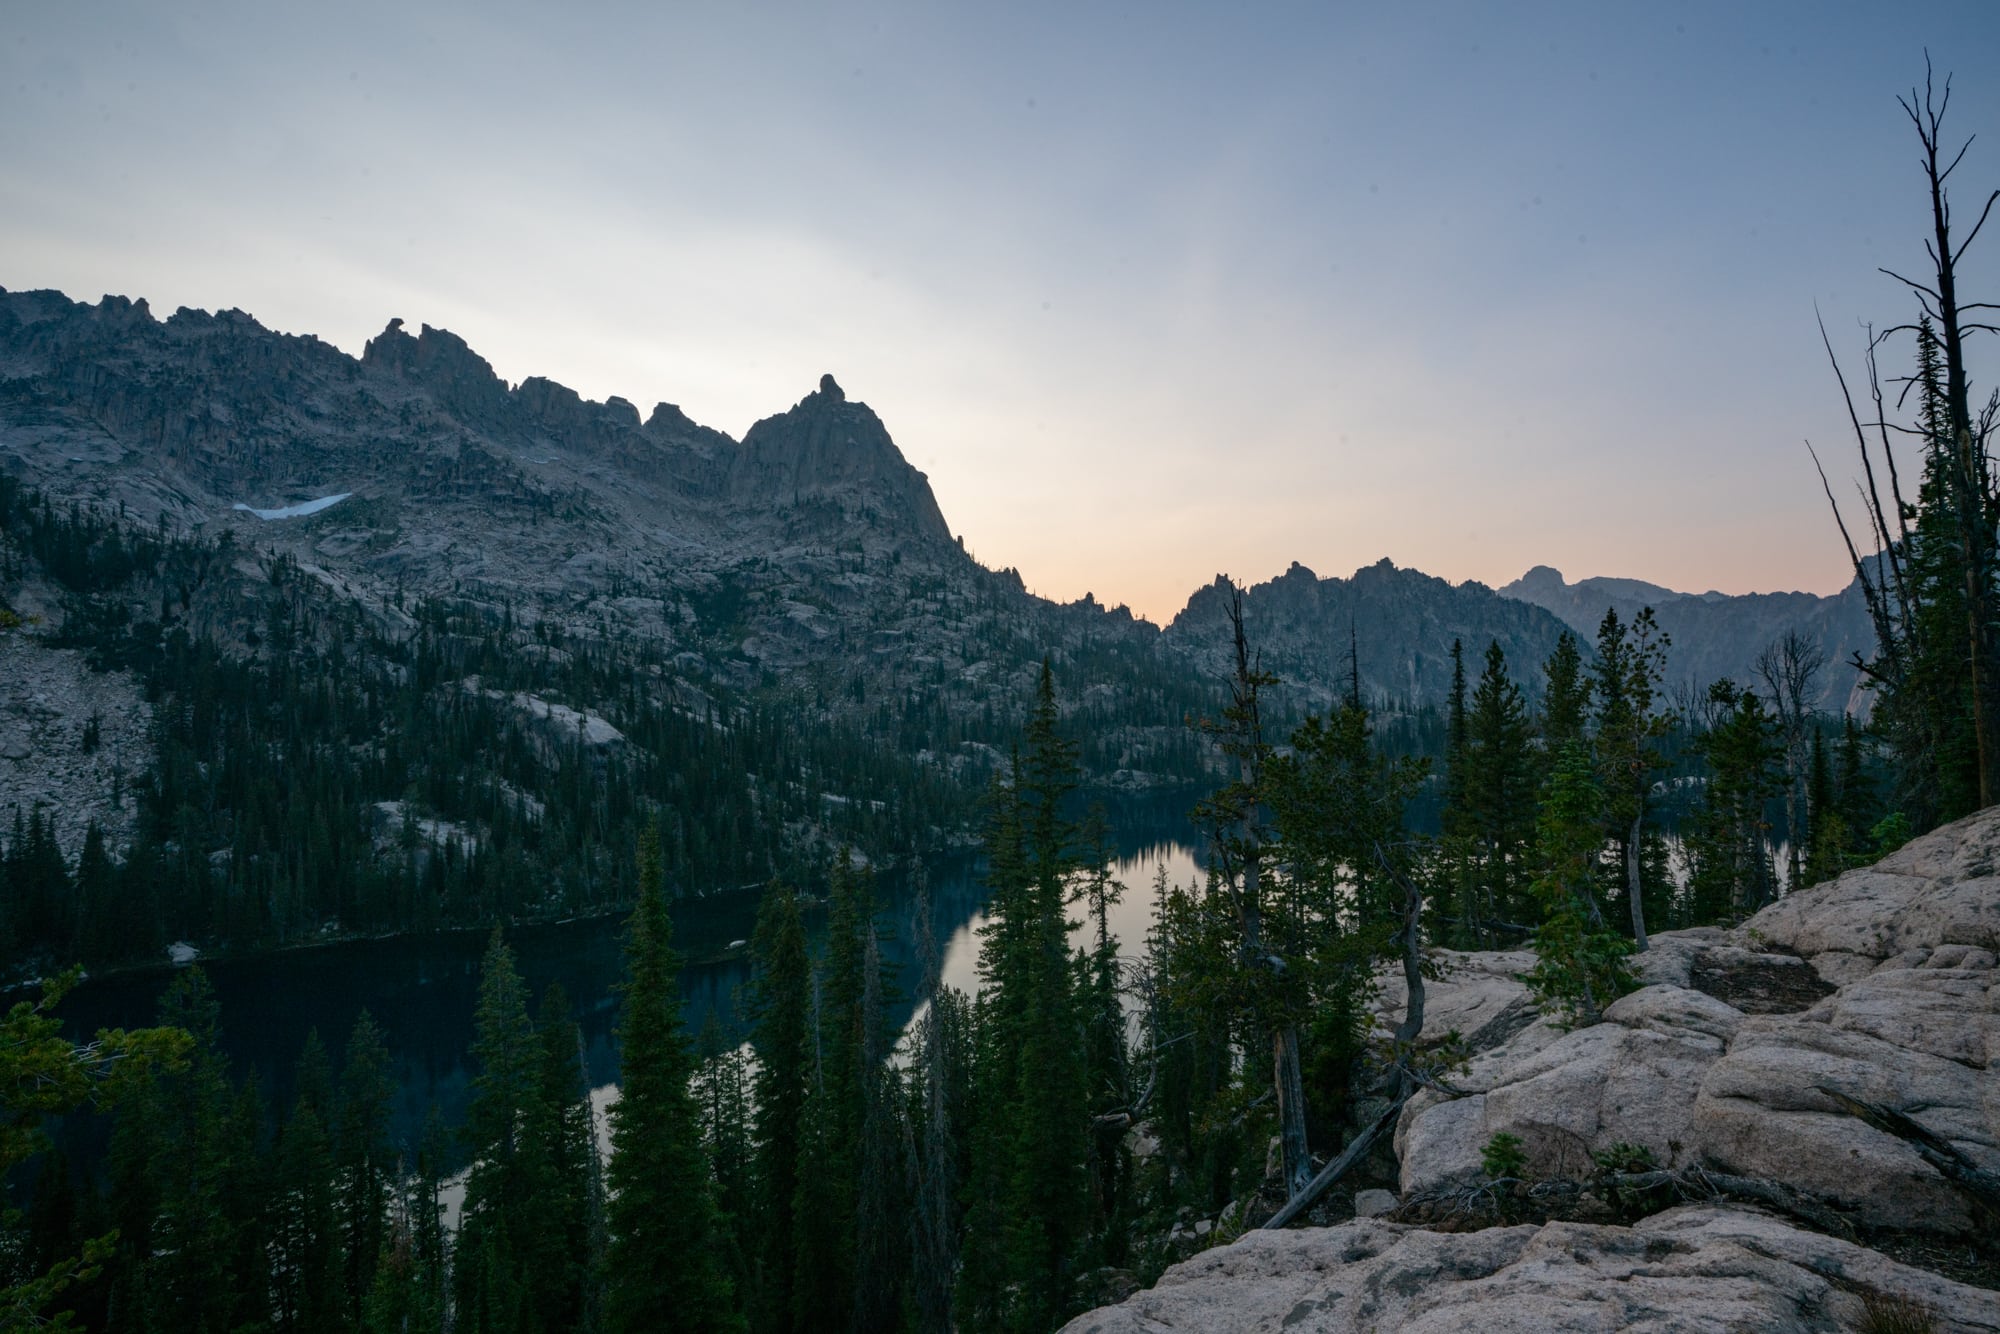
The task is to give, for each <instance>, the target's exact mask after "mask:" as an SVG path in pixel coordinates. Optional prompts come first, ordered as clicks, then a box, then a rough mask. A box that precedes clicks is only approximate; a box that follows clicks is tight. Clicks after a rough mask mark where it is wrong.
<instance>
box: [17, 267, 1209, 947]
mask: <svg viewBox="0 0 2000 1334" xmlns="http://www.w3.org/2000/svg"><path fill="white" fill-rule="evenodd" d="M0 447H4V451H5V452H4V454H0V458H4V460H5V468H6V471H5V472H4V473H0V487H4V490H0V520H3V521H4V547H0V549H4V561H5V565H4V571H0V573H4V585H0V598H4V599H5V605H6V607H7V608H8V614H7V623H8V629H7V630H5V631H4V632H0V633H4V635H5V638H6V642H5V644H4V647H3V648H0V651H4V652H5V653H6V654H7V655H9V659H10V661H12V662H15V663H17V664H19V663H28V664H31V667H32V670H33V671H35V672H39V673H41V674H43V675H44V676H51V677H56V678H61V677H63V676H64V675H65V673H67V674H68V675H70V676H77V675H80V674H82V673H84V672H86V671H88V672H89V673H91V674H93V675H98V676H105V677H107V679H112V680H123V681H127V682H129V683H130V685H131V687H132V688H131V690H130V691H129V694H130V697H131V707H130V708H129V709H128V710H125V711H123V712H129V713H132V714H134V715H137V714H143V713H147V712H149V713H150V715H151V727H150V742H149V744H147V745H145V746H143V747H142V752H143V753H140V754H138V755H130V756H123V757H121V761H120V768H121V772H120V773H119V775H118V777H117V778H116V779H115V781H113V782H112V783H111V784H109V786H108V789H107V786H106V785H105V784H102V783H100V784H99V785H98V787H97V788H96V789H95V790H91V791H87V792H79V791H77V790H76V789H77V784H76V783H75V782H74V781H70V780H74V779H75V777H76V772H75V771H76V769H77V767H78V765H77V756H78V752H79V751H80V750H81V749H83V746H82V742H83V740H85V738H83V737H82V736H80V735H73V734H72V733H74V731H75V729H74V726H73V724H74V723H75V722H76V721H77V720H75V719H62V718H56V717H50V718H48V719H45V720H42V721H39V722H37V721H34V720H28V722H27V724H26V725H25V726H24V727H23V728H21V729H19V730H20V732H21V734H20V736H19V737H14V736H13V735H12V733H10V739H9V741H8V745H9V747H10V754H9V756H8V759H7V760H6V761H5V762H4V763H5V767H6V770H7V772H6V773H5V774H4V775H0V776H4V777H5V778H6V779H7V784H6V788H5V797H6V801H5V803H4V804H5V805H8V806H12V807H13V809H14V811H15V812H18V813H19V820H18V822H17V824H18V827H17V828H16V829H15V831H14V832H13V836H12V838H11V840H10V842H9V847H10V849H11V851H12V855H13V862H14V864H16V870H17V874H16V875H15V876H14V877H13V881H14V882H15V883H16V885H17V888H16V889H15V890H14V892H13V894H12V895H11V899H12V900H13V902H12V903H11V904H10V907H9V910H8V918H9V929H10V930H11V931H12V932H13V933H14V938H13V945H14V948H13V949H12V950H10V951H9V954H10V957H16V958H23V959H26V958H29V957H42V958H46V957H49V956H54V957H70V956H74V955H80V956H81V957H85V958H87V959H91V960H92V961H108V960H110V959H113V958H120V957H140V956H153V957H157V950H158V949H159V948H160V947H161V946H162V945H163V944H164V943H165V942H167V941H170V940H176V939H188V940H193V941H200V942H207V943H210V944H222V945H228V946H231V947H237V948H242V947H250V946H259V945H267V944H285V943H293V942H297V941H300V940H302V939H306V938H309V937H312V936H314V935H316V934H318V933H321V932H324V931H327V930H330V929H339V930H342V931H382V930H402V929H410V928H419V929H421V928H426V927H431V926H436V925H466V924H475V923H484V922H488V921H494V920H523V919H532V918H543V917H555V916H564V915H570V914H574V913H580V912H592V911H600V910H605V909H609V908H611V907H614V906H617V905H621V904H624V903H627V902H629V901H630V896H631V892H632V885H633V866H632V853H631V849H632V848H633V847H634V846H635V843H636V839H637V835H638V832H639V830H640V828H641V827H642V826H643V825H644V824H646V823H647V822H649V821H650V820H652V819H653V818H654V817H655V816H656V815H657V816H658V818H659V819H660V821H661V826H662V834H663V855H664V858H665V862H666V867H667V871H668V876H669V881H670V884H671V885H672V886H673V887H674V889H675V891H676V892H680V893H690V892H693V893H702V892H707V891H710V890H713V889H716V888H728V887H736V886H742V885H746V884H757V883H761V882H762V881H764V880H765V879H768V878H769V877H770V876H772V875H774V874H785V875H788V876H792V877H795V878H798V879H800V880H802V881H805V882H808V883H810V882H811V880H812V879H813V878H814V876H815V868H816V867H817V866H818V865H819V864H820V863H821V862H822V861H823V860H824V858H825V857H826V855H827V854H828V853H829V852H830V850H831V849H832V848H833V847H835V846H838V845H840V844H842V843H851V844H853V845H854V846H856V847H859V848H862V849H866V850H867V851H868V852H869V853H870V854H871V855H873V856H875V857H878V858H879V857H883V856H891V857H893V856H900V855H903V854H906V853H910V852H922V851H926V850H932V849H935V848H937V847H939V846H941V845H944V844H947V843H951V842H953V841H955V840H957V839H959V838H961V837H962V835H963V833H964V831H965V830H966V829H968V828H969V827H970V825H971V824H972V822H973V819H974V815H975V804H976V797H977V794H978V793H979V791H980V790H981V789H982V787H983V786H984V782H985V779H986V776H987V775H988V774H989V773H990V772H991V769H992V767H993V764H994V762H995V761H996V760H997V759H998V757H999V751H998V750H997V749H996V745H995V743H998V742H1001V741H1002V740H1003V738H1004V737H1006V736H1008V735H1010V734H1011V733H1012V731H1013V729H1014V726H1015V723H1016V720H1017V718H1018V714H1019V709H1020V700H1021V699H1023V698H1025V697H1026V695H1027V692H1026V690H1025V689H1023V688H1021V686H1022V683H1023V682H1026V681H1028V680H1030V679H1032V678H1031V677H1030V675H1029V673H1031V672H1032V671H1033V670H1034V669H1035V667H1036V666H1037V664H1038V663H1039V661H1040V659H1041V657H1042V656H1043V655H1044V654H1045V653H1052V654H1053V655H1054V656H1055V657H1056V658H1057V660H1058V661H1059V662H1060V663H1061V664H1062V666H1063V669H1064V678H1065V682H1066V685H1067V686H1068V687H1069V693H1070V696H1071V697H1070V698H1069V699H1068V700H1067V701H1066V703H1067V707H1068V708H1069V710H1070V712H1071V713H1072V714H1074V715H1076V716H1078V717H1079V718H1080V719H1081V720H1084V721H1086V722H1087V726H1085V727H1084V728H1082V729H1080V730H1082V731H1083V732H1084V733H1085V734H1086V735H1089V736H1091V737H1092V738H1093V740H1092V743H1091V749H1090V752H1089V754H1088V757H1087V759H1088V763H1089V764H1090V765H1091V766H1092V768H1093V770H1094V771H1095V772H1097V773H1099V774H1100V775H1104V776H1111V775H1114V774H1116V775H1118V776H1119V777H1120V778H1121V779H1122V781H1124V782H1126V783H1128V784H1139V785H1144V784H1149V783H1155V782H1169V781H1174V780H1175V779H1177V778H1186V777H1191V776H1193V775H1194V774H1195V773H1196V772H1197V765H1198V761H1197V758H1196V757H1197V750H1196V746H1195V743H1194V741H1193V739H1192V738H1191V737H1189V736H1188V735H1187V734H1186V732H1185V729H1184V727H1183V726H1182V719H1183V717H1184V715H1185V714H1186V713H1188V712H1190V711H1193V710H1196V709H1198V708H1199V707H1200V705H1201V703H1202V697H1201V695H1200V694H1199V692H1198V691H1195V690H1193V689H1191V688H1189V687H1188V686H1186V685H1184V684H1182V682H1181V681H1180V679H1179V678H1178V676H1177V675H1176V674H1175V673H1174V672H1172V671H1171V670H1170V669H1169V668H1168V666H1167V665H1166V664H1165V663H1164V662H1163V661H1162V660H1161V659H1160V658H1159V656H1158V654H1157V653H1156V652H1155V651H1154V645H1153V643H1152V641H1153V640H1155V639H1157V631H1155V630H1154V629H1153V628H1152V627H1150V626H1147V625H1145V624H1144V623H1141V622H1135V621H1134V620H1133V619H1132V618H1131V617H1130V616H1129V615H1112V614H1108V613H1106V612H1105V611H1104V610H1103V609H1102V608H1101V607H1098V606H1096V605H1095V604H1094V603H1088V604H1077V605H1075V606H1073V607H1069V608H1064V607H1058V606H1055V605H1054V604H1050V603H1047V602H1043V601H1041V600H1039V599H1034V598H1031V597H1029V596H1028V595H1027V594H1026V593H1025V591H1024V590H1023V589H1022V588H1021V584H1020V581H1019V578H1018V576H1016V575H1014V574H1012V572H1005V573H995V572H992V571H988V570H986V569H984V568H983V567H981V566H979V565H978V564H977V563H976V562H974V561H973V560H972V559H971V558H970V557H969V556H967V555H966V554H965V552H964V551H963V549H962V547H961V546H960V545H959V544H958V543H957V542H956V541H954V540H953V539H952V538H951V537H950V535H949V533H948V532H947V530H946V529H945V526H944V523H943V520H942V517H941V516H940V515H939V513H938V510H937V506H936V503H935V501H934V500H933V499H932V498H931V495H930V490H929V487H928V485H927V484H926V483H925V481H924V479H923V476H922V474H921V473H918V472H916V471H915V470H914V469H912V468H910V467H909V466H908V465H907V464H906V463H904V462H903V460H902V457H901V455H900V454H899V453H898V452H897V451H896V448H895V446H894V445H893V443H892V442H891V441H890V440H889V438H888V435H887V433H886V432H885V431H884V430H883V429H882V427H881V424H880V422H879V421H878V420H877V419H876V418H875V416H874V414H873V413H872V412H870V411H869V410H868V409H867V408H866V407H865V406H863V405H861V404H857V403H851V402H849V401H848V400H847V399H846V397H845V395H844V394H843V393H842V391H841V390H840V388H839V387H838V386H837V385H836V384H834V383H833V381H832V379H831V378H830V377H829V378H827V379H826V380H824V381H822V384H821V387H820V388H819V390H818V391H817V392H815V393H813V394H811V395H809V396H807V398H806V399H805V400H804V401H803V402H802V403H800V404H799V405H798V406H797V407H796V408H795V409H793V410H792V411H791V412H789V413H786V414H782V415H781V416H778V417H774V418H771V419H768V420H766V421H764V422H761V423H759V424H758V425H757V426H756V427H754V428H753V429H752V430H751V431H750V433H749V434H748V436H747V437H746V438H745V440H744V441H743V442H742V443H741V444H738V443H737V442H735V441H732V440H730V439H729V438H728V437H726V436H723V435H721V434H720V433H717V432H713V431H707V430H704V429H703V428H700V427H696V426H694V425H693V424H692V423H690V422H688V421H687V420H686V418H685V417H683V416H681V415H680V414H679V413H678V411H677V410H675V409H673V408H671V407H670V406H666V405H662V407H660V408H659V409H656V410H655V412H654V413H653V414H652V416H651V418H650V419H649V420H648V421H647V422H645V423H644V424H643V425H642V424H641V423H640V421H639V419H638V416H637V414H636V412H634V411H633V410H632V409H631V407H630V405H629V404H624V403H622V402H620V401H619V400H615V399H614V400H612V401H611V402H610V403H607V404H594V403H585V402H584V401H582V400H581V399H579V398H578V397H577V396H576V395H575V394H574V393H572V392H570V391H568V390H566V389H563V388H562V387H561V386H558V385H554V384H551V383H549V382H547V381H543V380H530V381H528V382H527V383H525V384H523V385H521V386H518V387H516V388H513V389H509V388H508V387H507V386H506V385H505V384H503V383H502V382H501V381H499V380H498V379H497V378H496V377H495V376H494V375H493V373H492V371H491V369H490V368H489V367H488V366H487V364H486V363H485V362H484V361H482V360H481V359H479V358H478V357H476V356H474V355H473V354H472V353H471V352H470V351H469V350H467V349H466V347H465V345H464V344H463V343H462V342H460V341H459V340H458V339H456V338H454V337H453V336H451V335H449V334H446V333H442V332H440V331H436V330H430V329H426V330H425V331H424V332H423V334H422V335H421V336H420V337H412V336H411V335H408V334H405V333H403V332H402V331H401V330H400V328H398V327H396V325H392V326H391V327H390V328H389V329H388V330H387V331H385V333H384V334H383V335H382V336H381V337H379V338H377V339H375V340H374V341H373V342H371V343H370V344H369V346H368V350H367V352H366V354H365V355H364V356H363V357H362V358H361V359H359V360H356V359H354V358H350V357H347V356H345V355H343V354H342V353H340V352H339V351H337V350H336V349H334V348H331V347H330V346H328V345H326V344H324V343H321V342H319V341H318V340H316V339H312V338H293V337H286V336H282V335H278V334H275V333H272V332H270V331H268V330H266V329H263V328H262V327H261V326H259V325H257V324H256V323H255V322H254V321H252V320H250V319H249V318H248V317H247V316H243V315H240V314H236V313H225V314H222V315H216V316H209V315H206V314H201V313H196V312H188V311H182V312H180V313H179V314H177V315H176V316H174V317H173V318H171V319H169V320H167V321H165V322H159V321H155V320H154V319H153V318H152V317H151V315H150V313H149V312H148V311H147V310H146V308H145V305H144V303H143V302H140V303H128V302H124V301H122V300H118V299H107V300H106V301H104V302H103V303H101V304H100V305H97V306H94V307H93V306H84V305H78V304H75V303H71V302H69V301H67V300H65V299H63V298H62V297H60V296H58V295H55V294H49V293H28V294H0ZM142 730H143V729H142ZM16 752H18V753H16ZM66 782H67V783H68V786H65V783H66ZM4 813H6V812H0V814H4ZM92 824H95V825H96V826H98V827H99V828H100V829H101V830H102V832H103V838H102V839H101V840H99V843H100V844H103V845H108V847H109V849H110V853H111V855H110V856H108V857H107V856H106V855H105V847H104V846H99V847H97V849H96V850H95V851H94V852H92V853H91V858H90V859H89V864H88V868H87V869H88V876H87V877H86V875H85V870H86V868H85V867H84V866H83V865H82V863H80V862H79V858H81V857H82V854H83V849H84V845H85V843H86V842H89V841H90V839H89V835H88V830H89V827H90V826H91V825H92ZM0 832H4V831H0ZM65 862H67V863H69V864H70V865H72V866H75V867H77V869H76V870H75V872H74V873H73V878H78V879H82V878H87V879H89V880H90V881H91V883H90V884H88V885H81V886H78V887H77V889H78V890H79V891H80V893H78V894H72V892H71V890H70V887H69V885H68V883H67V882H65V881H64V878H63V877H64V875H65V869H64V864H65ZM65 905H69V906H65Z"/></svg>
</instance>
